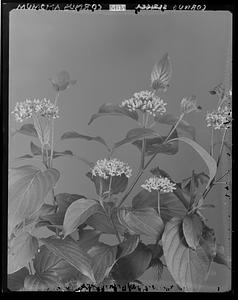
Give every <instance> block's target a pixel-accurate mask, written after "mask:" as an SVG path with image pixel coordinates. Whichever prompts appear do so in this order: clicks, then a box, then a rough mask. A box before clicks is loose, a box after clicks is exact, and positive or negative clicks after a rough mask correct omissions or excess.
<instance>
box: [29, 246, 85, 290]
mask: <svg viewBox="0 0 238 300" xmlns="http://www.w3.org/2000/svg"><path fill="white" fill-rule="evenodd" d="M33 265H34V269H35V274H34V275H29V276H28V277H27V278H26V279H25V282H24V286H25V289H26V290H28V291H42V290H43V291H44V290H48V289H51V290H52V289H54V288H56V287H57V283H58V282H59V281H61V282H66V281H68V280H72V279H74V278H76V276H77V274H78V273H79V271H78V270H77V269H76V268H74V267H73V266H71V265H70V264H69V263H67V262H66V261H64V260H63V259H62V258H60V257H58V256H56V255H55V254H54V253H53V252H50V251H49V250H48V249H47V248H46V246H44V245H43V246H41V248H40V252H39V253H38V254H37V256H36V258H35V259H34V261H33Z"/></svg>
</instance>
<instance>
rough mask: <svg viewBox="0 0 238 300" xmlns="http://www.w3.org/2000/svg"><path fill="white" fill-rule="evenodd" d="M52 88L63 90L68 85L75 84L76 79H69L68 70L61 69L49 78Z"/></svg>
mask: <svg viewBox="0 0 238 300" xmlns="http://www.w3.org/2000/svg"><path fill="white" fill-rule="evenodd" d="M49 80H50V82H51V84H52V86H53V88H54V90H55V91H57V92H59V91H64V90H65V89H67V88H68V87H69V85H70V84H71V85H74V84H76V82H77V80H71V79H70V75H69V72H68V71H65V70H62V71H60V72H59V73H57V74H56V75H55V76H54V77H52V78H50V79H49Z"/></svg>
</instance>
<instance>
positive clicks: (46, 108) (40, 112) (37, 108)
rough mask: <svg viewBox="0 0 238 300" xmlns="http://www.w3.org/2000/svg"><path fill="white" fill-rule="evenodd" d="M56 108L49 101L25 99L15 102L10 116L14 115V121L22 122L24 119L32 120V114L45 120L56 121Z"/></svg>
mask: <svg viewBox="0 0 238 300" xmlns="http://www.w3.org/2000/svg"><path fill="white" fill-rule="evenodd" d="M58 111H59V109H58V106H56V105H55V104H53V103H52V102H51V101H50V100H47V99H46V98H44V99H41V100H39V99H34V100H33V101H32V100H28V99H26V100H25V101H24V102H20V103H19V102H17V103H16V105H15V108H14V110H13V111H12V114H14V115H15V118H16V121H18V122H23V121H24V120H25V119H29V118H32V115H33V114H36V115H37V116H42V117H46V118H49V119H50V118H53V119H56V118H58V117H59V115H58Z"/></svg>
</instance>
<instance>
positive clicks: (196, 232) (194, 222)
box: [183, 213, 203, 250]
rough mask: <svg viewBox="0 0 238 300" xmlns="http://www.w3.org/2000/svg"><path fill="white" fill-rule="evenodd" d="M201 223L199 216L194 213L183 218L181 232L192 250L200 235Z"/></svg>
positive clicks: (197, 243)
mask: <svg viewBox="0 0 238 300" xmlns="http://www.w3.org/2000/svg"><path fill="white" fill-rule="evenodd" d="M202 231H203V223H202V221H201V218H200V217H199V216H198V215H197V214H196V213H195V214H191V215H187V216H185V217H184V219H183V234H184V237H185V240H186V242H187V244H188V246H189V247H190V248H192V249H194V250H196V249H197V247H198V245H199V241H200V238H201V236H202Z"/></svg>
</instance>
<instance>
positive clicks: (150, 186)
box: [142, 176, 176, 193]
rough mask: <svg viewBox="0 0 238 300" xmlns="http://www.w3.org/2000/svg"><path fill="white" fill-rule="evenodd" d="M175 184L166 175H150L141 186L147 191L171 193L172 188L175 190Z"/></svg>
mask: <svg viewBox="0 0 238 300" xmlns="http://www.w3.org/2000/svg"><path fill="white" fill-rule="evenodd" d="M175 186H176V184H175V183H173V182H171V181H170V180H169V179H168V178H167V177H162V176H159V177H156V176H154V177H150V178H149V179H147V180H146V181H145V184H142V187H143V188H144V189H146V190H148V191H149V192H151V190H157V191H159V192H163V193H172V192H173V190H176V187H175Z"/></svg>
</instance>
